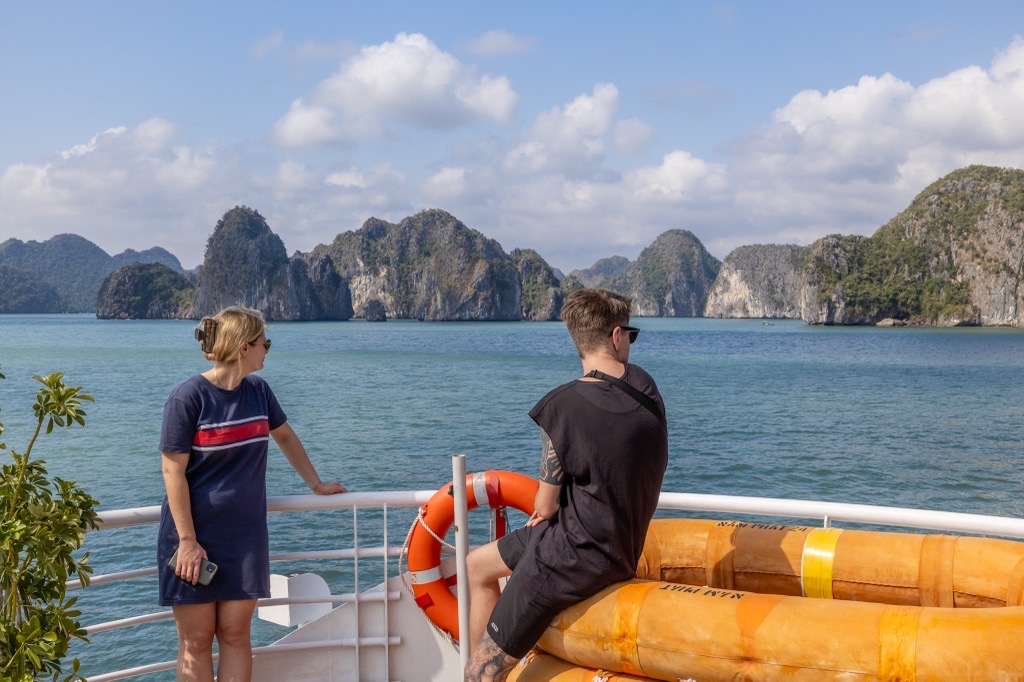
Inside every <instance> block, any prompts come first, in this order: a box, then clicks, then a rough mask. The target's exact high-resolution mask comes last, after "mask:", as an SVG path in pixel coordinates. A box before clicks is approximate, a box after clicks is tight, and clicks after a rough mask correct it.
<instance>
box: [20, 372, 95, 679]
mask: <svg viewBox="0 0 1024 682" xmlns="http://www.w3.org/2000/svg"><path fill="white" fill-rule="evenodd" d="M3 378H4V376H3V375H2V374H0V379H3ZM35 378H36V380H37V381H39V382H40V383H41V384H42V385H43V387H42V388H41V389H39V393H38V394H37V395H36V401H35V404H34V405H33V406H32V409H33V412H34V413H35V431H34V433H33V434H32V438H31V440H30V441H29V443H28V447H27V448H26V449H25V452H24V453H18V452H16V451H14V450H13V449H11V450H10V455H11V459H12V463H11V464H7V465H5V466H3V467H2V468H0V509H2V513H3V516H2V517H0V681H2V682H7V681H8V680H10V681H12V682H29V681H31V680H36V679H51V680H57V679H59V678H60V676H61V675H62V674H64V671H63V669H62V663H61V661H62V659H63V658H64V656H65V655H66V654H67V652H68V645H69V643H70V642H71V640H72V639H74V638H78V639H82V640H85V641H88V640H87V638H86V633H85V630H84V629H82V626H81V624H80V623H79V622H78V617H79V616H80V615H81V612H80V611H78V610H77V609H75V602H76V601H77V597H70V598H69V597H68V596H67V590H66V586H65V583H66V582H67V579H68V577H69V576H72V575H77V576H78V579H79V580H80V581H81V583H82V585H83V586H85V585H88V584H89V574H90V573H92V567H91V566H89V563H88V562H89V553H88V552H85V553H84V555H82V556H81V557H80V558H76V557H75V556H74V552H76V551H77V550H78V549H80V548H81V546H82V542H83V540H84V538H85V533H86V530H88V529H89V528H96V512H95V510H94V508H95V506H96V504H97V501H96V499H95V498H93V497H92V496H91V495H89V494H87V493H86V492H85V491H84V490H82V489H81V488H79V487H78V486H77V485H76V484H75V483H74V481H65V480H62V479H60V478H57V477H54V478H53V479H52V481H51V479H50V478H49V477H48V474H47V471H46V468H45V467H44V464H45V462H44V461H43V460H40V459H32V450H33V448H34V447H35V444H36V441H37V440H38V439H39V437H40V435H42V434H43V433H44V430H45V433H47V434H49V433H51V432H52V431H53V430H54V429H55V428H67V427H70V426H73V425H74V424H78V425H80V426H85V410H83V409H82V403H83V401H89V402H92V400H93V399H92V396H89V395H86V394H84V393H82V392H81V391H82V387H81V386H75V387H71V386H67V385H66V384H65V383H64V375H63V374H62V373H60V372H54V373H53V374H50V375H48V376H45V377H40V376H36V377H35ZM3 432H4V427H3V424H2V423H0V437H2V436H3ZM0 450H7V446H6V444H5V443H3V442H0ZM78 670H79V661H78V659H77V658H76V659H74V661H73V662H72V672H71V673H70V674H68V675H67V676H66V677H64V678H63V679H64V680H65V682H67V681H68V680H82V679H84V678H82V677H81V676H80V675H79V674H78Z"/></svg>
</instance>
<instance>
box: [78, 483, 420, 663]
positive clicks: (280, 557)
mask: <svg viewBox="0 0 1024 682" xmlns="http://www.w3.org/2000/svg"><path fill="white" fill-rule="evenodd" d="M434 492H435V491H433V490H421V491H383V492H358V493H345V494H341V495H329V496H322V495H296V496H281V497H269V498H267V509H268V511H270V512H304V511H330V510H351V512H352V534H353V546H352V547H351V548H345V549H335V550H316V551H301V552H282V553H273V554H271V556H270V560H271V562H280V561H306V560H328V559H347V560H350V561H351V562H352V563H351V567H352V574H353V582H354V585H355V589H354V591H353V592H349V593H344V594H331V595H326V596H323V597H289V598H284V599H282V598H268V599H260V600H258V606H259V607H261V608H262V607H268V606H280V605H292V604H314V603H333V604H337V603H359V602H363V603H375V602H377V603H383V604H384V608H383V613H384V620H385V622H384V630H383V631H384V632H389V630H388V626H387V612H388V609H387V603H388V602H391V601H394V600H396V599H398V597H399V594H398V592H395V591H387V590H385V591H381V592H370V593H367V592H365V591H360V589H359V564H358V562H359V560H360V559H367V558H369V559H374V558H379V559H382V561H383V575H384V582H387V580H388V579H389V578H390V577H394V576H393V575H389V571H388V562H387V560H388V559H389V558H394V557H398V556H399V555H400V554H401V551H402V547H401V546H391V545H389V541H388V530H387V529H388V509H393V508H409V507H413V508H415V507H420V506H422V505H423V504H424V503H425V502H426V501H427V500H429V499H430V497H431V496H432V495H433V494H434ZM361 509H375V510H381V511H382V531H383V533H382V535H383V537H382V542H381V544H380V545H374V546H360V543H359V530H358V529H359V511H360V510H361ZM159 520H160V507H159V506H150V507H136V508H132V509H117V510H110V511H103V512H101V513H100V520H99V524H98V526H99V527H98V529H97V530H99V531H111V530H115V529H121V528H127V527H132V526H141V525H151V524H155V523H158V522H159ZM403 538H404V536H403ZM156 574H157V568H156V566H152V567H149V568H138V569H131V570H126V571H119V572H114V573H107V574H101V575H95V576H93V577H92V578H91V580H90V589H91V588H93V587H97V586H101V585H112V584H116V583H122V582H125V581H129V580H135V579H139V578H146V577H150V576H154V575H156ZM67 587H68V589H69V590H75V589H81V587H82V586H81V583H80V581H78V580H69V581H68V582H67ZM173 618H174V614H173V612H172V611H171V610H165V611H160V612H156V613H147V614H142V615H137V616H131V617H127V618H120V619H116V620H111V621H106V622H102V623H95V624H87V625H86V626H85V630H86V632H87V633H88V635H89V636H90V637H91V636H93V635H98V634H102V633H107V632H110V631H113V630H119V629H123V628H129V627H136V626H139V625H144V624H148V623H154V622H159V621H163V620H172V619H173ZM399 641H400V640H399V638H397V637H354V638H341V639H331V640H324V641H319V642H303V643H301V644H288V645H283V644H274V645H270V646H263V647H254V648H253V656H254V657H256V658H259V657H260V656H263V655H265V654H270V653H273V654H275V655H276V654H280V653H283V652H286V651H292V650H295V651H308V650H313V649H319V648H326V647H351V648H353V649H354V650H355V651H356V652H357V653H356V656H357V660H358V650H359V649H360V648H363V647H383V649H384V655H383V660H384V661H385V665H384V668H385V669H384V671H383V679H385V680H386V679H388V677H387V670H386V668H387V664H386V661H387V660H388V655H389V649H390V647H392V646H395V645H397V644H398V643H399ZM214 659H215V660H216V654H215V655H214ZM174 667H175V661H173V660H169V661H161V662H157V663H151V664H147V665H142V666H136V667H132V668H125V669H122V670H116V671H112V672H105V673H102V674H98V675H90V676H89V680H90V682H111V681H112V680H121V679H128V678H132V677H139V676H142V675H148V674H152V673H157V672H162V671H167V670H173V669H174Z"/></svg>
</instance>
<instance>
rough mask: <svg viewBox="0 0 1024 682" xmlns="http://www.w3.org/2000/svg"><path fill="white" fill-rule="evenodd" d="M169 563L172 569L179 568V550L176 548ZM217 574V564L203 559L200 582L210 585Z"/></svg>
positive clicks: (200, 567)
mask: <svg viewBox="0 0 1024 682" xmlns="http://www.w3.org/2000/svg"><path fill="white" fill-rule="evenodd" d="M167 565H168V566H170V567H171V570H172V571H175V570H177V568H178V550H174V554H172V555H171V559H170V561H168V562H167ZM215 575H217V564H215V563H213V562H212V561H209V560H207V559H203V561H202V563H200V564H199V584H200V585H209V584H210V581H211V580H213V576H215ZM179 577H180V576H179Z"/></svg>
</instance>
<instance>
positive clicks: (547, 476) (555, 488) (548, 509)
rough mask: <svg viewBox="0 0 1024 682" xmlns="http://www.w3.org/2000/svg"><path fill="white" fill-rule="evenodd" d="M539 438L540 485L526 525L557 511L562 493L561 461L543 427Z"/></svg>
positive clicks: (563, 474)
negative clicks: (532, 510)
mask: <svg viewBox="0 0 1024 682" xmlns="http://www.w3.org/2000/svg"><path fill="white" fill-rule="evenodd" d="M540 438H541V454H540V487H539V488H538V489H537V496H536V497H535V498H534V500H533V508H534V510H535V511H534V513H533V516H531V517H530V520H529V521H527V523H526V525H528V526H536V525H537V524H538V523H540V522H541V521H543V520H545V519H550V518H552V517H553V516H554V515H555V514H557V513H558V500H559V497H560V496H561V493H562V480H563V479H564V478H565V472H564V471H563V470H562V462H561V460H559V459H558V454H557V453H556V452H555V446H554V445H552V444H551V438H550V437H549V436H548V434H547V432H546V431H545V430H544V429H541V430H540Z"/></svg>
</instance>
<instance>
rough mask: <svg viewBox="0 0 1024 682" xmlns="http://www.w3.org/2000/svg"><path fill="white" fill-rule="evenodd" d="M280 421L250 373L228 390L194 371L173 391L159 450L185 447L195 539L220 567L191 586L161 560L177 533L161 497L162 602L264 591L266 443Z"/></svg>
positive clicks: (279, 412)
mask: <svg viewBox="0 0 1024 682" xmlns="http://www.w3.org/2000/svg"><path fill="white" fill-rule="evenodd" d="M286 421H287V417H286V416H285V413H284V411H283V410H282V409H281V406H280V404H279V403H278V402H277V398H275V397H274V393H273V391H271V390H270V387H269V386H268V385H267V382H265V381H264V380H263V379H262V378H260V377H258V376H256V375H254V374H250V375H249V376H247V377H245V379H243V380H242V383H241V384H240V385H239V386H238V387H237V388H236V389H234V390H233V391H228V390H225V389H222V388H219V387H217V386H215V385H214V384H213V383H211V382H210V381H209V380H208V379H206V378H205V377H203V376H202V375H199V374H197V375H196V376H194V377H192V378H191V379H189V380H188V381H186V382H184V383H183V384H181V385H180V386H178V387H177V388H176V389H174V391H173V392H172V393H171V395H170V397H169V398H168V399H167V404H166V405H165V406H164V419H163V427H162V429H161V432H160V452H170V453H184V452H187V453H189V459H188V466H187V467H186V469H185V478H186V480H187V481H188V488H189V496H190V498H191V507H192V522H193V524H194V525H195V529H196V540H197V541H198V542H199V544H200V545H202V547H203V549H205V550H206V553H207V555H208V556H209V559H210V561H212V562H214V563H215V564H217V565H218V567H219V570H218V572H217V575H216V576H214V578H213V580H212V582H211V583H210V584H209V585H199V584H196V585H192V584H191V583H188V582H186V581H184V580H182V579H181V578H179V577H178V576H176V575H175V574H174V570H173V569H171V568H170V567H168V566H167V562H168V560H169V559H170V558H171V555H172V554H173V553H174V550H175V549H177V547H178V531H177V528H175V526H174V519H173V517H172V516H171V512H170V509H169V507H168V505H167V498H166V497H164V502H163V507H162V508H161V511H160V534H159V539H158V543H157V566H158V568H159V571H160V605H161V606H174V605H177V604H202V603H207V602H215V601H224V600H230V599H257V598H260V597H268V596H270V549H269V546H270V543H269V539H268V535H267V483H266V473H267V447H268V442H269V440H270V432H271V431H273V430H274V429H276V428H277V427H279V426H281V425H282V424H284V423H285V422H286Z"/></svg>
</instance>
